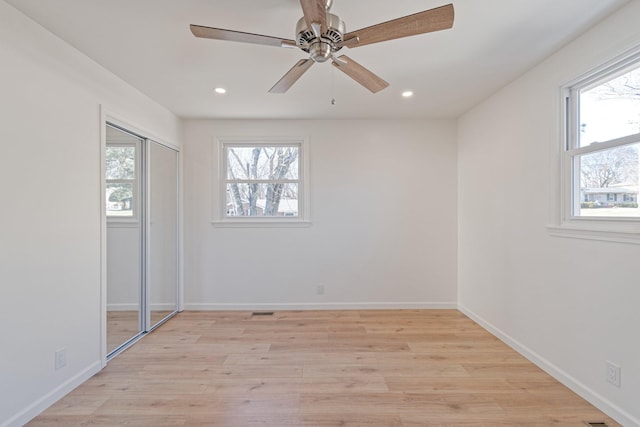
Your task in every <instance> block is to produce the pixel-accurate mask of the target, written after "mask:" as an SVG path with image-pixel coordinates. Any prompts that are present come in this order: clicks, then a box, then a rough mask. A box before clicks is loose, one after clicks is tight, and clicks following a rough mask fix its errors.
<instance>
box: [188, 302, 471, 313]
mask: <svg viewBox="0 0 640 427" xmlns="http://www.w3.org/2000/svg"><path fill="white" fill-rule="evenodd" d="M457 308H458V305H457V304H456V303H455V302H393V303H386V302H361V303H358V302H354V303H341V302H333V303H286V304H276V303H273V304H269V303H265V304H243V303H240V304H234V303H225V304H208V303H185V304H184V309H185V310H194V311H196V310H202V311H231V310H234V311H257V310H270V311H274V310H280V311H286V310H433V309H454V310H456V309H457Z"/></svg>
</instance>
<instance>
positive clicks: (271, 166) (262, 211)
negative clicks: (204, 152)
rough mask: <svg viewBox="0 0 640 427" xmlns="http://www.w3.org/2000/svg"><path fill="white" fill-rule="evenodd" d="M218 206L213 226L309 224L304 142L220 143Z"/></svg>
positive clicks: (242, 141) (235, 141) (244, 141)
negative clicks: (216, 223) (226, 224)
mask: <svg viewBox="0 0 640 427" xmlns="http://www.w3.org/2000/svg"><path fill="white" fill-rule="evenodd" d="M218 145H219V149H218V152H219V155H220V162H219V167H220V174H219V176H220V185H219V197H218V198H217V199H216V201H217V204H218V205H219V206H218V207H217V208H216V211H217V212H216V214H214V222H218V223H234V224H243V223H244V224H248V223H256V222H260V223H263V224H272V225H275V224H284V223H304V222H308V217H309V215H308V214H309V210H308V190H307V189H308V185H307V180H306V179H305V172H306V170H307V167H306V166H305V165H306V164H307V158H306V153H307V150H306V143H305V140H300V139H297V140H280V139H279V140H264V139H259V140H247V139H243V140H235V139H231V140H230V139H223V140H219V141H218Z"/></svg>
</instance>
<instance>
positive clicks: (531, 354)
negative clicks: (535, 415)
mask: <svg viewBox="0 0 640 427" xmlns="http://www.w3.org/2000/svg"><path fill="white" fill-rule="evenodd" d="M458 309H459V310H460V311H461V312H462V313H464V314H465V315H467V316H468V317H470V318H471V319H472V320H473V321H475V322H476V323H478V324H479V325H480V326H482V327H483V328H484V329H486V330H487V331H489V332H490V333H492V334H493V335H495V336H496V337H497V338H498V339H500V340H501V341H503V342H504V343H505V344H507V345H508V346H510V347H511V348H513V349H514V350H515V351H517V352H518V353H520V354H521V355H522V356H524V357H526V358H527V359H528V360H529V361H530V362H532V363H533V364H535V365H536V366H538V367H539V368H540V369H542V370H543V371H545V372H546V373H548V374H549V375H551V376H552V377H553V378H555V379H556V380H558V381H560V382H561V383H562V384H563V385H565V386H566V387H568V388H569V389H571V390H573V391H574V392H575V393H576V394H578V395H579V396H580V397H582V398H583V399H585V400H586V401H588V402H589V403H591V404H592V405H593V406H595V407H596V408H598V409H600V410H601V411H602V412H604V413H605V414H607V415H609V416H610V417H611V418H613V419H614V420H616V421H617V422H619V423H620V424H622V425H624V426H627V427H632V426H635V427H640V420H638V419H637V418H636V417H634V416H633V415H631V414H629V413H628V412H626V411H624V410H623V409H622V408H620V407H618V406H617V405H615V404H614V403H612V402H611V401H609V400H608V399H605V398H604V397H603V396H601V395H600V394H599V393H597V392H595V391H594V390H592V389H590V388H589V387H587V386H585V385H584V384H582V383H581V382H580V381H578V380H577V379H576V378H573V377H572V376H571V375H569V374H568V373H566V372H565V371H563V370H562V369H560V368H559V367H558V366H556V365H554V364H553V363H551V362H549V361H548V360H547V359H545V358H544V357H542V356H540V355H539V354H538V353H536V352H535V351H533V350H531V349H530V348H528V347H527V346H525V345H523V344H521V343H520V342H518V341H517V340H515V339H513V338H512V337H510V336H509V335H507V334H506V333H504V332H503V331H501V330H500V329H498V328H497V327H495V326H494V325H492V324H491V323H489V322H487V321H486V320H484V319H483V318H482V317H481V316H479V315H478V314H476V313H474V312H473V311H472V310H470V309H468V308H467V307H465V306H463V305H458Z"/></svg>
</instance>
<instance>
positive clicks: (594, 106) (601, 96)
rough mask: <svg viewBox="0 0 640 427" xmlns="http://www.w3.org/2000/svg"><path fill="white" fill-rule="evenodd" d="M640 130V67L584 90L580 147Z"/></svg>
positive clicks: (581, 96)
mask: <svg viewBox="0 0 640 427" xmlns="http://www.w3.org/2000/svg"><path fill="white" fill-rule="evenodd" d="M637 133H640V67H639V68H636V69H634V70H632V71H629V72H627V73H625V74H623V75H621V76H620V77H616V78H614V79H611V80H608V81H607V82H605V83H602V84H599V85H598V86H596V87H593V88H590V89H588V90H582V91H580V147H585V146H587V145H590V144H592V143H594V142H604V141H609V140H612V139H616V138H620V137H623V136H627V135H633V134H637Z"/></svg>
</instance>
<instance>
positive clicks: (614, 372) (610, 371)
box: [607, 360, 621, 387]
mask: <svg viewBox="0 0 640 427" xmlns="http://www.w3.org/2000/svg"><path fill="white" fill-rule="evenodd" d="M620 374H621V368H620V366H618V365H616V364H615V363H612V362H609V361H608V360H607V382H608V383H611V384H613V385H614V386H616V387H620V380H621V378H620Z"/></svg>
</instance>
